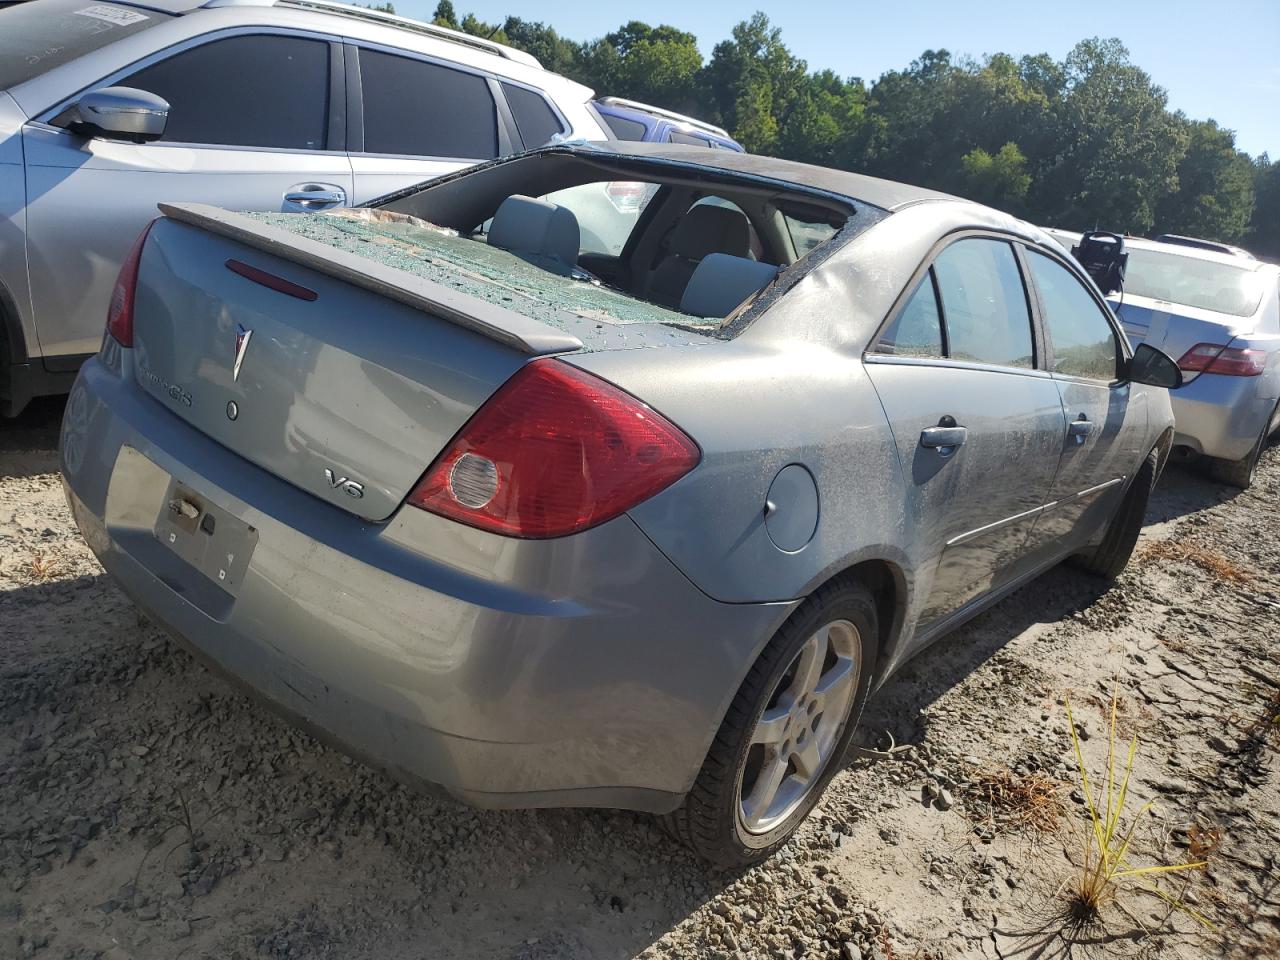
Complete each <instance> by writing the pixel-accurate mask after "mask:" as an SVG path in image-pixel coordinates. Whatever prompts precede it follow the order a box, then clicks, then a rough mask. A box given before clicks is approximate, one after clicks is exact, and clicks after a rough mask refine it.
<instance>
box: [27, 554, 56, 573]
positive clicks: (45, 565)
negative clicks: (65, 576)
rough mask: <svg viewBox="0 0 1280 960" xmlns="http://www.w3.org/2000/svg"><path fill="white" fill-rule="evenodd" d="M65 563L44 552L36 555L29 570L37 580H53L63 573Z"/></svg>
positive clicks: (28, 566) (28, 565)
mask: <svg viewBox="0 0 1280 960" xmlns="http://www.w3.org/2000/svg"><path fill="white" fill-rule="evenodd" d="M63 566H64V564H63V562H62V560H61V559H59V558H58V557H56V556H54V555H53V554H51V553H44V552H43V551H41V552H38V553H36V554H34V555H33V556H32V557H31V560H30V562H29V563H28V564H27V569H28V570H30V571H31V576H33V577H35V579H37V580H52V579H54V578H55V577H57V576H58V574H60V573H61V572H62V569H63Z"/></svg>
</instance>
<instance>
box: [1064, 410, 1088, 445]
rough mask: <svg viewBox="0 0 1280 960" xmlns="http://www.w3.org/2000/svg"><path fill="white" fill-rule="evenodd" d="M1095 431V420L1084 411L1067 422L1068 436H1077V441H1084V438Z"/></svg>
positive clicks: (1079, 442)
mask: <svg viewBox="0 0 1280 960" xmlns="http://www.w3.org/2000/svg"><path fill="white" fill-rule="evenodd" d="M1091 433H1093V422H1092V421H1091V420H1090V419H1089V418H1088V417H1086V416H1085V415H1084V414H1083V413H1082V414H1080V416H1079V417H1078V418H1077V419H1075V420H1072V421H1071V422H1070V423H1069V424H1067V436H1068V437H1075V438H1076V443H1077V444H1081V443H1084V438H1085V437H1087V436H1089V434H1091Z"/></svg>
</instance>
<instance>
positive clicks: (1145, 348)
mask: <svg viewBox="0 0 1280 960" xmlns="http://www.w3.org/2000/svg"><path fill="white" fill-rule="evenodd" d="M1128 366H1129V368H1128V370H1127V371H1126V373H1127V374H1128V376H1126V377H1125V379H1126V380H1132V381H1133V382H1134V383H1145V384H1149V385H1150V386H1153V387H1165V388H1166V389H1169V390H1177V389H1178V388H1179V387H1180V386H1182V370H1181V369H1179V367H1178V365H1177V363H1175V362H1174V360H1173V358H1172V357H1170V356H1169V355H1168V354H1167V353H1165V352H1164V351H1162V350H1157V349H1156V348H1155V347H1153V346H1151V345H1150V344H1149V343H1140V344H1138V348H1137V349H1136V350H1134V351H1133V357H1132V359H1130V360H1129V365H1128Z"/></svg>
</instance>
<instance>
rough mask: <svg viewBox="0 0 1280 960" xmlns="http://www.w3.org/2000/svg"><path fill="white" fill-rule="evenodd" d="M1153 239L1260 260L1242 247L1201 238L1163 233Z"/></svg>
mask: <svg viewBox="0 0 1280 960" xmlns="http://www.w3.org/2000/svg"><path fill="white" fill-rule="evenodd" d="M1152 239H1153V240H1155V242H1156V243H1172V244H1176V245H1177V246H1180V247H1195V248H1196V249H1197V250H1212V251H1213V252H1214V253H1229V254H1231V255H1232V256H1235V257H1248V258H1249V259H1250V260H1257V259H1258V258H1257V257H1255V256H1254V255H1253V254H1252V253H1250V252H1249V251H1248V250H1245V249H1243V248H1242V247H1233V246H1231V244H1229V243H1218V242H1217V241H1216V240H1201V239H1200V238H1199V237H1184V236H1181V235H1179V234H1176V233H1162V234H1160V236H1158V237H1153V238H1152Z"/></svg>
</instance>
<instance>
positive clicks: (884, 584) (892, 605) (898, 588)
mask: <svg viewBox="0 0 1280 960" xmlns="http://www.w3.org/2000/svg"><path fill="white" fill-rule="evenodd" d="M841 578H850V579H854V580H857V581H858V582H859V583H861V584H863V585H864V586H865V587H866V588H867V589H868V590H870V591H871V594H872V596H873V597H875V601H876V620H877V621H878V625H879V633H880V635H879V636H878V637H877V638H876V639H877V641H878V647H879V652H878V653H877V654H876V682H877V683H878V682H879V680H880V672H881V669H882V668H883V666H884V664H886V663H887V662H889V660H890V659H891V656H892V654H893V653H894V651H895V647H896V646H897V639H898V638H899V637H900V636H901V635H902V622H903V620H904V618H905V614H906V607H907V579H906V575H905V574H904V573H903V572H902V568H901V567H899V566H898V565H897V564H895V563H890V562H889V561H888V560H863V561H861V562H859V563H855V564H854V565H853V566H851V567H847V568H845V569H844V570H842V571H840V572H839V573H838V574H836V575H835V576H834V577H831V580H836V579H841ZM827 582H828V583H830V580H828V581H827Z"/></svg>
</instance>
